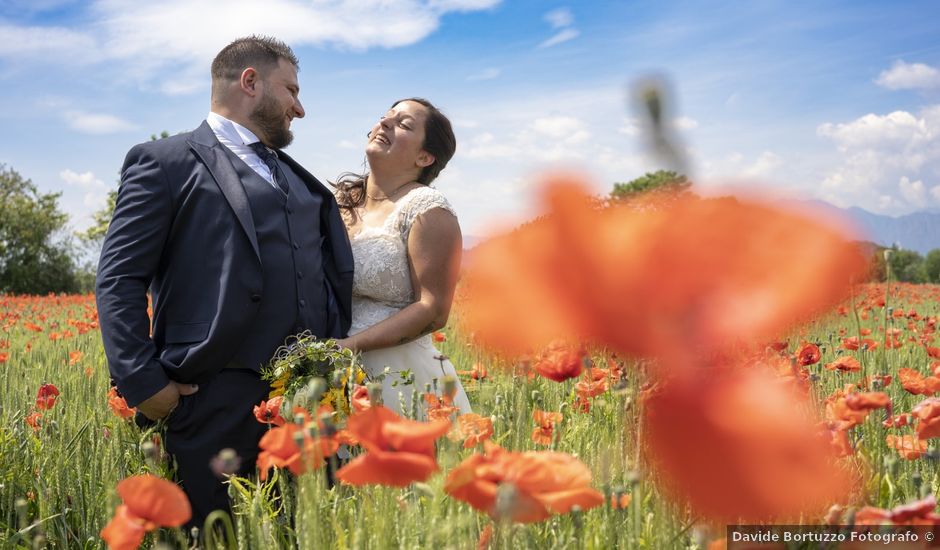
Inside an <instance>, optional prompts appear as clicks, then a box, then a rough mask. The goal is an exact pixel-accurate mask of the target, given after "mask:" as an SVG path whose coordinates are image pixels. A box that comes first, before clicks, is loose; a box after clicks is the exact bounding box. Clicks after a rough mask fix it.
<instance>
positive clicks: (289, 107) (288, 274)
mask: <svg viewBox="0 0 940 550" xmlns="http://www.w3.org/2000/svg"><path fill="white" fill-rule="evenodd" d="M297 67H298V63H297V58H296V57H295V56H294V53H293V52H292V51H291V49H290V48H289V47H288V46H287V45H285V44H284V43H282V42H280V41H279V40H276V39H273V38H267V37H258V36H252V37H248V38H241V39H238V40H236V41H234V42H232V43H231V44H229V45H228V46H226V47H225V48H223V49H222V51H221V52H219V54H218V55H217V56H216V58H215V60H214V61H213V62H212V103H211V112H210V113H209V115H208V116H207V118H206V121H205V122H203V123H202V125H201V126H199V128H197V129H196V130H195V131H193V132H190V133H186V134H180V135H177V136H173V137H170V138H166V139H162V140H159V141H152V142H148V143H143V144H140V145H137V146H135V147H133V148H132V149H131V150H130V152H129V153H128V154H127V158H126V160H125V161H124V167H123V169H122V172H121V187H120V191H119V193H118V199H117V204H116V206H115V209H114V216H113V218H112V220H111V226H110V228H109V229H108V234H107V237H106V238H105V241H104V248H103V249H102V251H101V260H100V262H99V264H98V278H97V284H96V294H97V301H98V315H99V322H100V326H101V335H102V339H103V341H104V348H105V353H106V354H107V357H108V364H109V367H110V371H111V376H112V378H113V380H114V382H115V383H116V385H117V388H118V390H119V391H120V392H121V393H122V394H123V395H124V397H125V398H126V400H127V402H128V405H131V406H137V408H138V410H139V411H140V413H142V414H143V416H145V417H147V418H149V419H151V420H158V419H164V420H165V423H166V430H167V431H166V434H165V441H166V449H167V451H169V452H170V453H171V454H173V456H174V457H175V458H176V462H177V474H178V477H179V479H180V481H181V482H182V485H183V489H184V490H185V491H186V494H187V496H188V497H189V499H190V502H191V503H192V507H193V519H192V521H191V523H190V525H197V526H201V524H202V521H203V520H204V519H205V517H206V515H208V513H209V512H211V511H212V510H215V509H219V508H221V509H228V499H227V494H226V488H225V486H224V485H222V483H221V482H220V480H219V479H218V478H217V477H216V476H214V475H213V474H212V472H211V470H210V461H211V459H212V458H213V456H215V455H216V454H217V453H218V452H219V451H220V450H222V449H224V448H232V449H234V450H235V451H236V452H237V453H238V454H239V455H240V457H241V461H242V462H241V470H240V471H239V472H238V473H239V474H240V475H245V474H249V473H251V471H252V470H253V468H254V464H255V459H256V457H257V455H258V440H259V439H260V438H261V436H262V434H263V433H264V431H265V426H264V425H262V424H260V423H258V422H257V421H256V420H255V419H254V417H253V414H252V409H253V406H254V405H256V404H258V403H259V402H260V401H261V400H263V399H267V394H268V392H269V390H270V388H269V386H268V384H267V383H266V382H264V381H262V380H261V378H260V376H259V368H260V367H261V365H262V364H264V363H265V362H266V361H267V360H268V359H270V358H271V356H272V355H273V353H274V352H275V350H276V349H277V347H278V346H279V345H280V344H282V343H283V341H284V339H285V338H286V337H287V336H288V335H290V334H294V333H297V332H301V331H303V330H310V331H311V332H312V333H313V334H314V335H316V336H324V337H342V336H345V335H346V333H347V331H348V330H349V324H350V317H351V311H350V307H351V299H352V298H351V296H352V271H353V260H352V251H351V250H350V246H349V241H348V239H347V236H346V231H345V229H344V227H343V223H342V220H341V218H340V215H339V210H338V208H337V205H336V201H335V200H334V199H333V195H332V194H331V193H330V192H329V191H328V190H327V189H326V188H325V187H324V186H323V185H322V184H321V183H320V182H319V181H317V179H316V178H314V177H313V176H312V175H310V173H309V172H307V171H306V170H304V169H303V168H302V167H301V166H300V165H299V164H297V163H296V162H295V161H294V160H293V159H291V158H290V157H288V156H287V155H285V154H284V153H282V152H281V151H280V149H282V148H284V147H286V146H287V145H288V144H290V142H291V140H292V138H293V135H292V133H291V131H290V124H291V121H292V120H293V119H294V118H302V117H303V116H304V109H303V107H302V106H301V104H300V100H299V99H298V97H297V95H298V92H299V91H300V89H299V85H298V81H297ZM148 289H149V291H150V296H151V299H152V303H153V314H152V324H151V318H150V317H149V316H148V303H147V291H148ZM151 328H152V330H151Z"/></svg>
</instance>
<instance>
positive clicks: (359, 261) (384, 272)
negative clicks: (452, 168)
mask: <svg viewBox="0 0 940 550" xmlns="http://www.w3.org/2000/svg"><path fill="white" fill-rule="evenodd" d="M434 208H443V209H445V210H447V211H448V212H451V213H452V214H455V215H456V213H455V212H454V209H453V207H452V206H451V205H450V203H449V202H448V201H447V199H446V198H445V197H444V195H443V194H442V193H441V192H440V191H438V190H437V189H434V188H433V187H427V186H422V187H416V188H414V189H412V190H411V191H408V193H407V194H406V195H405V196H404V197H402V198H401V199H400V200H399V201H398V202H397V203H396V204H395V208H394V209H393V210H392V212H391V213H390V214H389V215H388V217H387V218H385V222H384V223H383V224H382V225H381V226H377V227H364V228H362V230H360V231H359V232H358V233H356V234H355V235H350V243H351V244H352V252H353V260H354V262H355V265H356V271H355V276H354V278H353V303H352V327H351V328H350V330H349V333H350V334H355V333H357V332H361V331H362V330H364V329H366V328H368V327H370V326H372V325H374V324H376V323H378V322H380V321H383V320H385V319H387V318H388V317H390V316H392V315H394V314H395V313H396V312H398V311H400V310H401V309H402V308H404V307H405V306H407V305H409V304H411V303H412V302H413V301H414V298H415V295H414V288H413V286H412V284H411V272H410V270H409V267H408V247H407V243H408V235H410V233H411V226H412V225H413V224H414V221H415V219H417V217H418V216H419V215H421V214H423V213H424V212H427V211H428V210H431V209H434Z"/></svg>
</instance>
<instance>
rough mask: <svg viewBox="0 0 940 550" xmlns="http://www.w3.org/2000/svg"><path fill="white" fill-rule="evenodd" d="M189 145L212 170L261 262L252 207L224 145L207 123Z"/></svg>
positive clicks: (197, 131)
mask: <svg viewBox="0 0 940 550" xmlns="http://www.w3.org/2000/svg"><path fill="white" fill-rule="evenodd" d="M189 145H190V147H192V149H193V151H194V152H195V153H196V155H197V156H198V157H199V158H201V159H202V162H203V163H205V165H206V168H208V169H209V172H210V173H211V174H212V177H213V178H214V179H215V182H216V183H217V184H218V185H219V188H220V189H221V190H222V195H223V196H225V200H227V201H228V204H229V206H231V207H232V210H234V211H235V217H236V218H237V219H238V223H239V224H241V226H242V229H244V230H245V234H247V235H248V240H249V241H251V248H252V249H253V250H254V251H255V256H257V257H258V261H259V262H260V261H261V252H260V250H259V248H258V237H257V234H256V231H255V222H254V220H253V219H252V217H251V206H250V205H249V204H248V195H247V194H246V193H245V188H244V187H243V186H242V183H241V179H240V178H239V177H238V174H237V173H236V172H235V167H233V166H232V162H231V161H230V160H229V159H228V157H227V156H226V155H225V152H224V151H222V147H223V145H222V144H221V143H219V140H218V139H217V138H216V137H215V133H214V132H213V131H212V128H210V127H209V124H208V123H206V122H203V123H202V125H201V126H199V128H197V129H196V130H195V131H194V132H193V133H192V137H191V138H190V140H189Z"/></svg>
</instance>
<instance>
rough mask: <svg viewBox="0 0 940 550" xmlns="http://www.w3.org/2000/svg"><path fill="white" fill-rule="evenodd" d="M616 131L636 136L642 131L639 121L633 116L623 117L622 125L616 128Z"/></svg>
mask: <svg viewBox="0 0 940 550" xmlns="http://www.w3.org/2000/svg"><path fill="white" fill-rule="evenodd" d="M617 131H618V132H620V133H621V134H624V135H627V136H638V135H640V132H641V131H642V130H641V128H640V121H639V120H637V119H635V118H625V119H624V120H623V126H621V127H620V128H618V129H617Z"/></svg>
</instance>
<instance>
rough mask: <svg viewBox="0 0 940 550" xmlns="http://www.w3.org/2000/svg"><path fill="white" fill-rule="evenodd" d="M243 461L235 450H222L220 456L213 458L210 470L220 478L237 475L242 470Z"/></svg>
mask: <svg viewBox="0 0 940 550" xmlns="http://www.w3.org/2000/svg"><path fill="white" fill-rule="evenodd" d="M241 465H242V459H241V457H240V456H238V453H236V452H235V450H234V449H228V448H226V449H222V450H221V451H219V454H217V455H215V456H214V457H212V460H211V461H210V462H209V468H210V469H211V470H212V473H214V474H215V475H216V477H219V478H225V477H226V476H230V475H233V474H235V473H236V472H237V471H238V469H239V468H241Z"/></svg>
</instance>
